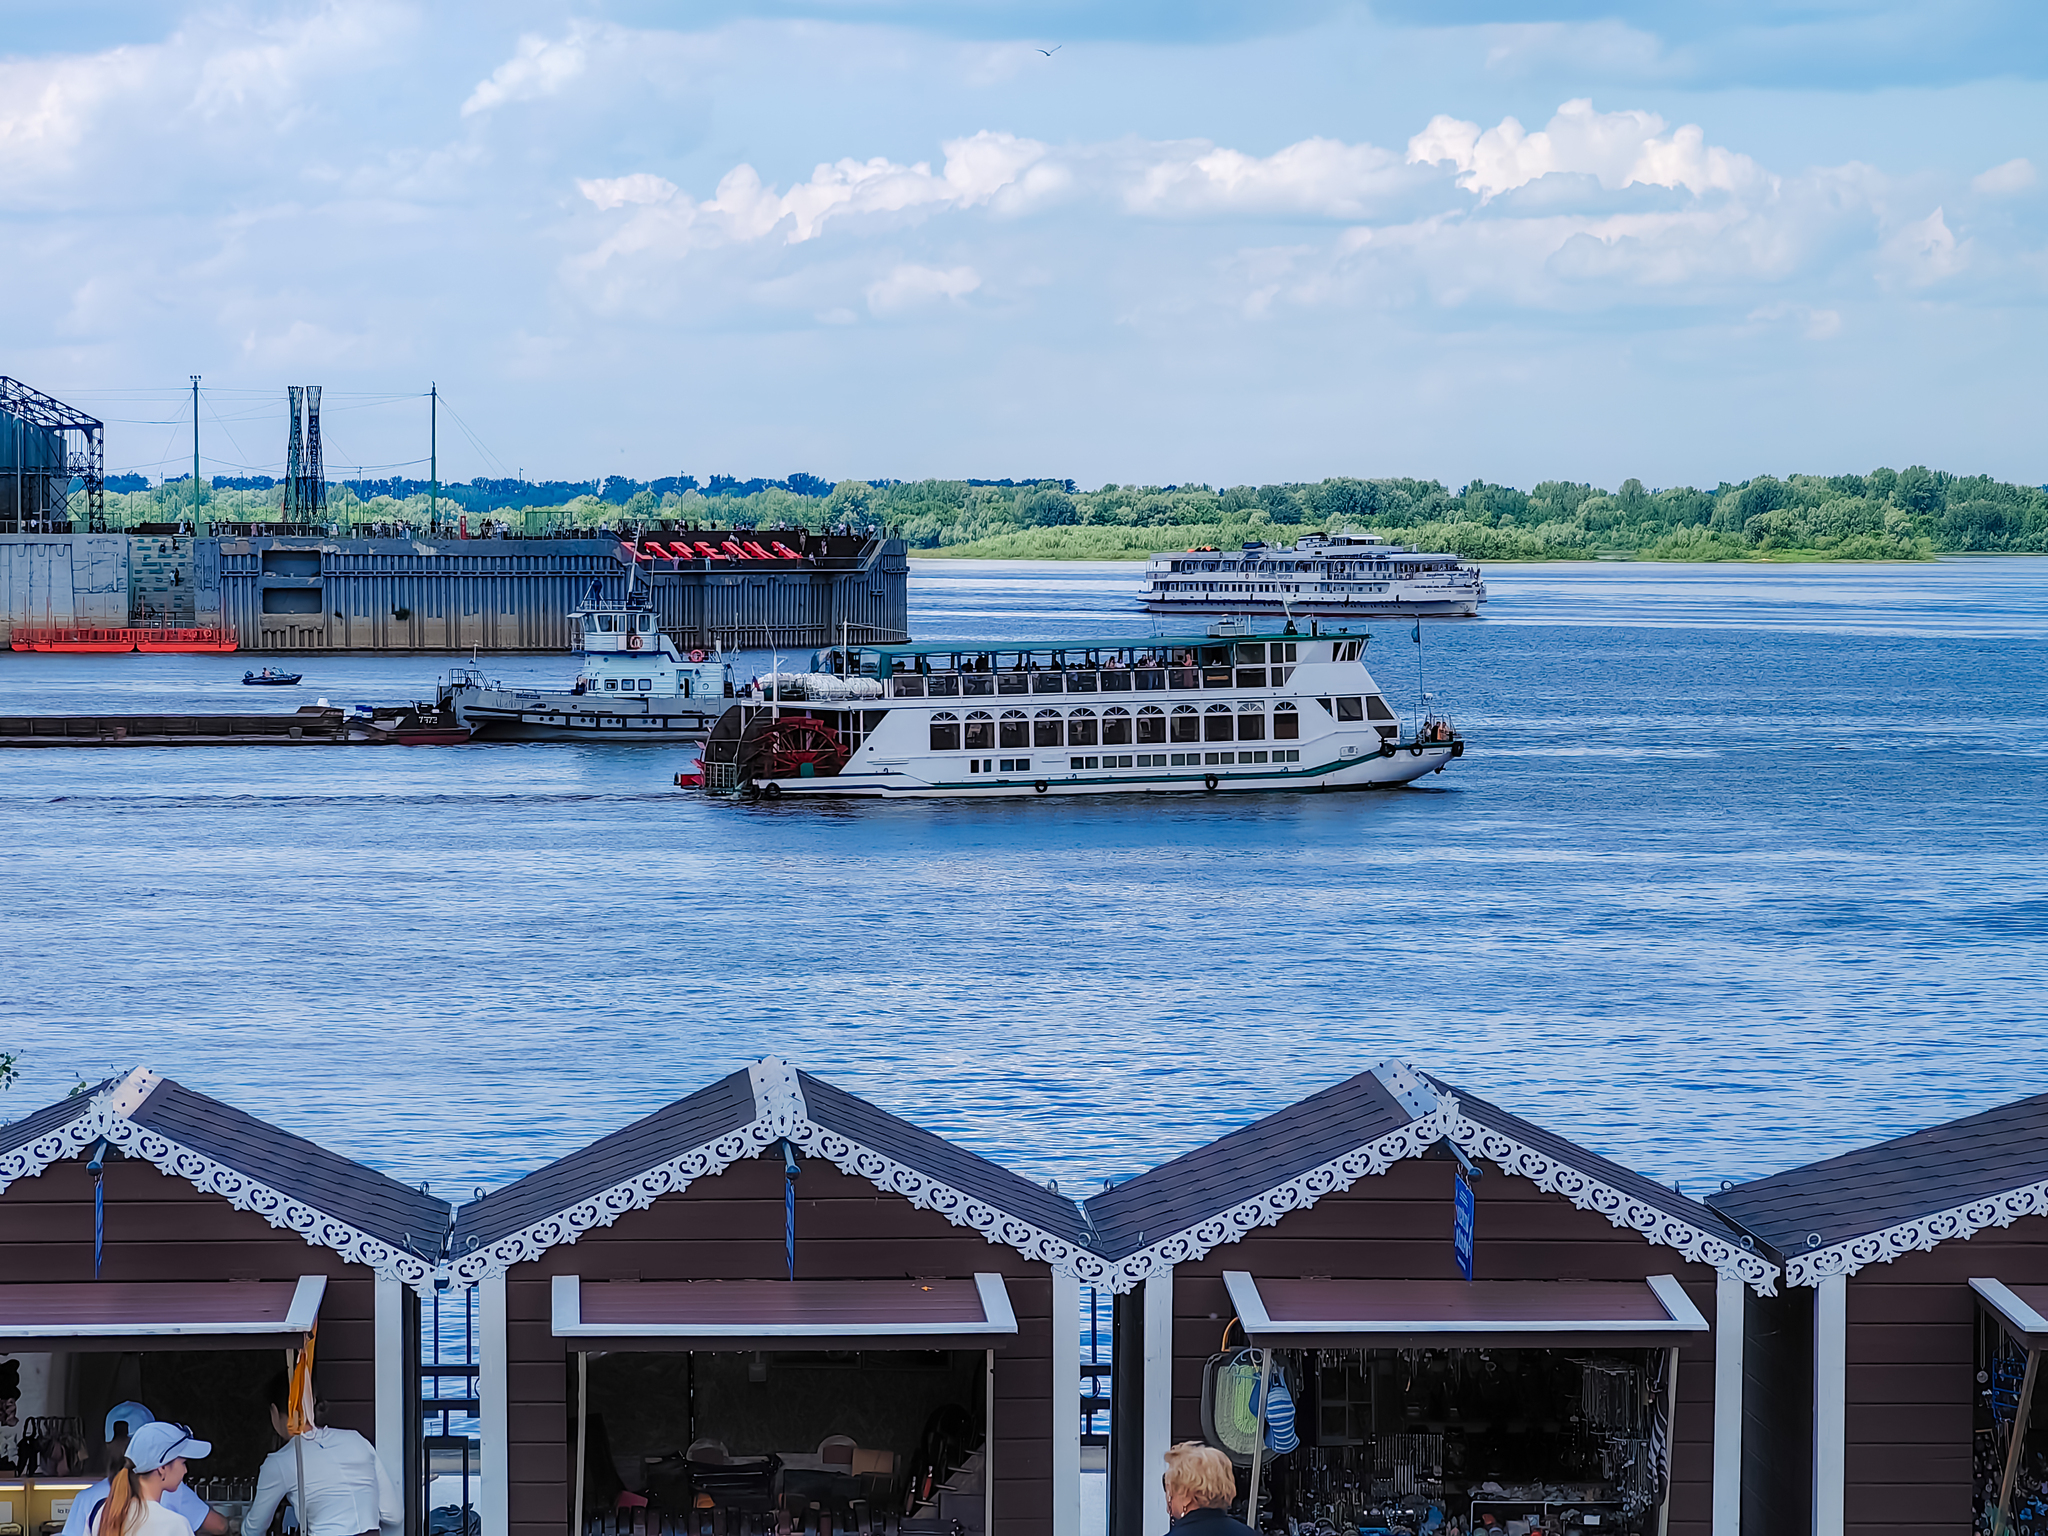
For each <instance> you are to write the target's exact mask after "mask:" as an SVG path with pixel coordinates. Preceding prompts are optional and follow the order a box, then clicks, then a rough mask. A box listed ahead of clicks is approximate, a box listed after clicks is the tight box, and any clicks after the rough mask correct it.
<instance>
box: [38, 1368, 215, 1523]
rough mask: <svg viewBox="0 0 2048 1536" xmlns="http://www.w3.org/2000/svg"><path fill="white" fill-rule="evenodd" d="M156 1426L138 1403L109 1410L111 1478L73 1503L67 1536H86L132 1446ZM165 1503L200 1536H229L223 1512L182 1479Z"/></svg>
mask: <svg viewBox="0 0 2048 1536" xmlns="http://www.w3.org/2000/svg"><path fill="white" fill-rule="evenodd" d="M155 1422H156V1415H155V1414H153V1413H151V1412H150V1411H149V1410H148V1409H147V1408H145V1407H143V1406H142V1404H140V1403H137V1402H132V1401H131V1402H126V1403H118V1404H116V1405H115V1406H114V1407H112V1408H110V1409H108V1410H107V1476H105V1477H103V1478H101V1479H100V1480H99V1481H98V1482H96V1483H94V1484H93V1485H92V1486H91V1487H90V1488H88V1489H86V1490H85V1492H83V1493H81V1494H79V1495H78V1497H77V1498H75V1499H73V1500H72V1501H71V1513H70V1514H69V1515H67V1516H65V1518H64V1536H86V1526H87V1523H88V1522H89V1521H90V1520H91V1519H92V1512H93V1511H94V1510H95V1509H97V1508H99V1506H100V1504H101V1503H102V1502H103V1501H104V1500H105V1499H106V1497H107V1495H108V1494H110V1493H112V1492H113V1490H114V1484H113V1474H114V1473H116V1472H118V1471H120V1470H121V1467H122V1464H123V1462H125V1461H126V1460H127V1457H128V1442H129V1441H130V1440H131V1439H132V1438H133V1437H134V1434H135V1432H136V1431H137V1430H139V1429H141V1428H142V1427H143V1426H144V1425H145V1424H154V1423H155ZM162 1502H163V1506H164V1508H165V1509H168V1510H170V1511H171V1512H172V1513H173V1514H177V1515H182V1516H183V1517H184V1518H185V1521H186V1523H187V1524H189V1525H190V1526H191V1527H192V1529H193V1530H194V1531H196V1532H198V1533H199V1536H226V1532H227V1528H228V1523H227V1520H226V1519H225V1518H224V1517H223V1516H222V1515H221V1513H220V1511H219V1510H217V1509H215V1508H214V1507H213V1506H212V1505H211V1504H209V1503H207V1502H206V1500H204V1499H202V1498H200V1497H199V1495H198V1494H196V1493H194V1492H193V1491H192V1490H191V1489H190V1488H188V1487H186V1486H185V1483H184V1481H183V1480H182V1479H181V1480H180V1481H179V1483H178V1485H177V1486H176V1487H174V1488H170V1489H168V1490H166V1491H165V1493H164V1495H163V1501H162Z"/></svg>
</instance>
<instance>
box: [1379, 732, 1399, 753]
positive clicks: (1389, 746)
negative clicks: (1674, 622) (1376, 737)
mask: <svg viewBox="0 0 2048 1536" xmlns="http://www.w3.org/2000/svg"><path fill="white" fill-rule="evenodd" d="M1395 750H1396V748H1395V746H1394V744H1393V743H1392V742H1391V741H1389V740H1387V739H1386V737H1384V736H1382V737H1381V738H1380V756H1381V757H1392V756H1393V755H1394V752H1395Z"/></svg>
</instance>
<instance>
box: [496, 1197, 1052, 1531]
mask: <svg viewBox="0 0 2048 1536" xmlns="http://www.w3.org/2000/svg"><path fill="white" fill-rule="evenodd" d="M796 1232H797V1247H796V1253H797V1267H796V1273H797V1278H798V1279H800V1280H828V1279H894V1278H898V1277H901V1276H905V1275H940V1276H945V1277H947V1278H964V1277H966V1276H969V1275H972V1274H975V1273H976V1272H977V1271H980V1272H988V1271H994V1272H996V1273H999V1274H1001V1275H1002V1276H1003V1278H1004V1282H1005V1284H1006V1285H1007V1286H1008V1287H1009V1291H1010V1301H1011V1304H1012V1305H1013V1306H1014V1307H1015V1308H1016V1312H1017V1329H1018V1331H1017V1334H1016V1335H1015V1337H1014V1338H1012V1339H1010V1340H1009V1341H1008V1342H1007V1343H1006V1344H1004V1345H1003V1346H1002V1347H1001V1348H999V1349H998V1351H997V1353H996V1414H995V1418H996V1422H995V1425H994V1429H993V1438H994V1441H995V1445H994V1463H995V1477H996V1482H995V1510H996V1526H995V1532H994V1536H1042V1533H1044V1532H1047V1531H1049V1530H1051V1528H1052V1395H1053V1392H1054V1389H1055V1387H1056V1386H1057V1387H1058V1389H1059V1390H1061V1391H1062V1392H1064V1393H1065V1394H1066V1395H1067V1396H1068V1397H1070V1398H1071V1399H1072V1400H1073V1404H1074V1406H1073V1410H1072V1411H1073V1412H1074V1413H1075V1414H1076V1415H1077V1416H1078V1414H1079V1413H1080V1396H1079V1394H1080V1382H1079V1377H1078V1374H1077V1370H1078V1367H1077V1365H1076V1364H1072V1363H1066V1362H1062V1363H1063V1364H1064V1365H1065V1369H1064V1371H1060V1372H1055V1370H1054V1368H1053V1366H1054V1362H1053V1359H1052V1273H1051V1271H1050V1269H1048V1268H1047V1266H1045V1265H1044V1264H1040V1263H1035V1262H1033V1261H1031V1260H1029V1259H1026V1258H1025V1257H1024V1256H1023V1255H1022V1254H1020V1253H1018V1252H1017V1251H1016V1250H1015V1249H1014V1248H1009V1247H1006V1246H1003V1245H1001V1244H993V1243H990V1242H989V1241H988V1240H987V1239H986V1238H984V1237H983V1236H982V1235H981V1234H980V1233H978V1232H975V1231H973V1230H972V1229H971V1228H967V1227H956V1226H954V1225H953V1224H952V1223H950V1222H948V1221H947V1220H946V1218H945V1217H943V1216H940V1215H937V1214H936V1213H934V1212H931V1211H923V1210H919V1209H917V1208H916V1207H915V1206H913V1205H912V1204H911V1203H910V1202H909V1201H908V1200H905V1199H903V1198H902V1197H901V1196H900V1195H886V1194H883V1193H881V1192H880V1191H879V1190H877V1189H876V1188H875V1187H874V1186H873V1185H872V1184H870V1183H868V1182H867V1181H866V1180H865V1179H859V1178H853V1177H851V1176H849V1175H846V1174H843V1173H841V1172H839V1170H838V1169H836V1168H834V1167H833V1166H832V1165H831V1164H830V1163H826V1162H821V1161H819V1160H817V1159H814V1158H806V1159H805V1160H804V1163H803V1176H802V1178H801V1179H799V1180H798V1182H797V1212H796ZM784 1252H785V1250H784V1246H783V1174H782V1163H781V1161H780V1159H770V1158H752V1159H749V1160H747V1161H745V1162H741V1163H736V1164H734V1165H733V1166H732V1167H731V1168H728V1169H727V1170H726V1171H725V1172H724V1173H722V1174H719V1175H717V1176H715V1177H713V1178H706V1179H699V1180H697V1181H696V1182H695V1183H694V1184H692V1185H691V1186H690V1187H689V1188H688V1189H687V1190H685V1191H683V1192H682V1193H680V1194H673V1195H663V1196H662V1197H661V1198H660V1199H659V1200H657V1201H655V1203H654V1204H653V1205H652V1206H650V1207H648V1208H647V1209H646V1210H644V1211H634V1212H631V1213H630V1214H628V1215H625V1216H621V1217H620V1218H619V1219H618V1221H616V1222H615V1223H614V1224H613V1225H611V1226H609V1227H602V1228H599V1229H598V1230H596V1231H594V1232H588V1233H585V1234H584V1235H583V1236H582V1237H580V1238H578V1239H577V1240H576V1242H575V1243H574V1244H573V1245H570V1246H563V1247H559V1248H554V1249H551V1250H550V1251H549V1252H548V1253H547V1254H546V1255H544V1256H543V1257H542V1258H540V1259H538V1260H536V1261H535V1262H533V1263H531V1264H521V1265H518V1266H517V1267H515V1268H514V1269H513V1270H512V1271H511V1273H510V1274H509V1275H508V1276H507V1281H506V1312H507V1319H508V1334H509V1336H508V1338H507V1340H506V1347H507V1367H508V1378H509V1380H508V1386H509V1391H510V1404H509V1419H510V1438H511V1442H512V1447H511V1468H512V1476H511V1489H510V1496H511V1500H510V1501H511V1509H510V1517H511V1533H510V1536H562V1533H563V1532H564V1531H565V1530H566V1529H567V1528H568V1511H569V1497H570V1495H569V1487H568V1484H569V1476H568V1474H569V1470H570V1468H569V1461H570V1441H569V1434H570V1424H569V1403H568V1393H567V1373H566V1371H565V1370H564V1368H563V1367H564V1362H565V1360H566V1359H567V1351H566V1350H565V1348H564V1345H563V1341H562V1340H560V1339H557V1338H556V1337H555V1336H554V1333H553V1324H552V1314H553V1298H552V1287H551V1284H550V1282H551V1281H552V1280H553V1278H554V1276H556V1275H581V1276H582V1277H583V1278H584V1279H586V1280H632V1279H639V1280H694V1279H705V1280H750V1279H762V1280H780V1279H782V1278H784V1277H785V1276H786V1275H787V1274H788V1268H787V1265H786V1260H785V1257H784Z"/></svg>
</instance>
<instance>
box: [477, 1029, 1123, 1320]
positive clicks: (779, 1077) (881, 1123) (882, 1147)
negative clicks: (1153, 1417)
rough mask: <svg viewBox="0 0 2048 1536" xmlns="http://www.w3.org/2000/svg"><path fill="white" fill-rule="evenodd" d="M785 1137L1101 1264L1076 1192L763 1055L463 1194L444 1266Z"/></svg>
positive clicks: (696, 1175) (678, 1182)
mask: <svg viewBox="0 0 2048 1536" xmlns="http://www.w3.org/2000/svg"><path fill="white" fill-rule="evenodd" d="M785 1138H787V1139H788V1140H789V1141H790V1143H791V1144H792V1145H794V1146H795V1147H796V1149H797V1150H798V1151H799V1152H802V1153H804V1154H806V1155H808V1156H811V1157H819V1158H823V1159H824V1160H826V1161H827V1162H830V1163H831V1164H833V1165H834V1166H835V1167H837V1168H839V1169H840V1170H841V1171H842V1172H845V1173H849V1174H853V1175H856V1176H858V1177H860V1178H864V1179H866V1180H868V1182H870V1183H871V1184H873V1185H874V1186H875V1187H876V1188H877V1189H881V1190H884V1191H887V1192H889V1193H892V1194H898V1195H901V1196H903V1197H904V1198H905V1199H907V1200H909V1201H910V1202H911V1203H912V1204H913V1205H917V1206H921V1207H923V1208H925V1209H927V1210H935V1211H937V1212H939V1213H940V1214H941V1215H943V1216H945V1217H946V1219H947V1220H949V1221H951V1222H953V1223H954V1224H955V1225H959V1226H969V1227H972V1228H974V1229H975V1230H976V1231H979V1232H982V1233H984V1234H987V1235H988V1236H989V1237H990V1238H991V1239H992V1240H993V1241H999V1242H1003V1243H1007V1244H1009V1245H1010V1246H1011V1247H1014V1248H1016V1249H1017V1250H1018V1251H1019V1252H1022V1253H1024V1254H1026V1255H1028V1256H1029V1257H1032V1258H1036V1259H1042V1260H1044V1261H1046V1262H1047V1263H1049V1264H1051V1265H1052V1266H1053V1267H1054V1268H1057V1269H1063V1270H1066V1271H1068V1272H1070V1273H1072V1274H1074V1275H1076V1276H1077V1277H1079V1278H1082V1279H1084V1280H1086V1279H1092V1278H1094V1277H1095V1276H1096V1275H1098V1274H1099V1273H1100V1272H1101V1270H1102V1268H1103V1265H1102V1261H1101V1259H1100V1258H1099V1257H1098V1256H1097V1255H1096V1254H1094V1253H1093V1252H1092V1251H1090V1249H1089V1248H1088V1244H1087V1228H1086V1225H1085V1223H1084V1222H1083V1221H1082V1219H1081V1213H1080V1210H1079V1208H1078V1207H1077V1206H1076V1205H1075V1204H1074V1202H1073V1201H1071V1200H1068V1199H1066V1198H1064V1197H1062V1196H1060V1195H1056V1194H1054V1193H1052V1192H1051V1191H1050V1190H1047V1189H1043V1188H1041V1187H1040V1186H1039V1185H1037V1184H1034V1183H1033V1182H1032V1181H1031V1180H1029V1179H1027V1178H1025V1177H1023V1176H1022V1175H1021V1174H1016V1173H1012V1172H1011V1171H1010V1170H1009V1169H1007V1168H1004V1167H1002V1166H1000V1165H999V1164H996V1163H993V1162H990V1161H989V1160H988V1159H987V1158H985V1157H981V1156H978V1155H977V1154H975V1153H973V1152H969V1151H967V1150H966V1149H965V1148H963V1147H959V1146H956V1145H954V1144H953V1143H952V1142H949V1141H947V1140H945V1139H944V1138H943V1137H940V1136H935V1135H933V1134H932V1133H931V1132H929V1131H926V1130H921V1129H920V1128H918V1127H917V1126H914V1125H912V1124H910V1123H909V1122H908V1121H906V1120H902V1119H899V1118H897V1117H896V1116H895V1115H892V1114H889V1113H888V1112H887V1111H885V1110H882V1109H879V1108H877V1107H876V1106H875V1105H873V1104H870V1103H868V1102H867V1101H866V1100H865V1099H861V1098H858V1097H856V1096H855V1095H853V1094H850V1093H848V1092H846V1091H845V1090H844V1089H842V1088H838V1087H835V1086H834V1085H833V1084H831V1083H828V1082H826V1081H825V1080H824V1079H823V1078H819V1077H813V1076H812V1075H811V1074H809V1073H808V1072H799V1071H797V1070H795V1069H794V1068H792V1067H790V1066H789V1065H788V1064H787V1063H786V1062H782V1061H779V1060H776V1059H775V1058H773V1057H770V1058H768V1059H766V1060H763V1061H761V1062H758V1063H756V1064H755V1065H753V1066H751V1067H749V1068H747V1069H746V1070H745V1071H742V1072H735V1073H732V1074H731V1075H730V1076H728V1077H724V1078H721V1079H720V1080H719V1081H717V1082H715V1083H713V1084H711V1085H710V1086H709V1087H706V1088H700V1089H699V1090H698V1091H697V1092H695V1093H693V1094H690V1095H688V1096H687V1097H685V1098H681V1099H678V1100H676V1101H675V1102H674V1103H673V1104H670V1105H667V1106H666V1107H665V1108H662V1109H658V1110H656V1111H655V1112H654V1113H653V1114H651V1115H648V1116H646V1117H644V1118H643V1119H640V1120H636V1121H634V1122H633V1123H632V1124H631V1125H628V1126H626V1127H624V1128H623V1129H621V1130H618V1131H614V1132H613V1133H612V1134H611V1135H609V1136H606V1137H603V1138H602V1139H600V1140H598V1141H595V1142H593V1143H592V1144H591V1145H589V1146H587V1147H584V1148H582V1149H581V1150H580V1151H576V1152H571V1153H570V1154H569V1155H568V1156H566V1157H563V1158H560V1159H558V1160H557V1161H555V1162H552V1163H550V1164H548V1165H547V1166H546V1167H544V1168H539V1169H536V1170H535V1171H534V1172H532V1173H530V1174H528V1175H527V1176H526V1177H525V1178H523V1179H519V1180H517V1181H516V1182H514V1183H512V1184H508V1185H506V1186H505V1187H504V1188H503V1189H498V1190H493V1191H492V1192H491V1193H490V1194H488V1195H485V1196H483V1197H482V1198H481V1199H478V1200H475V1201H473V1202H471V1203H470V1204H467V1205H465V1206H463V1207H462V1208H461V1210H460V1211H459V1212H458V1213H457V1215H456V1223H455V1232H454V1247H453V1259H452V1263H451V1265H450V1274H451V1276H452V1278H453V1279H454V1281H455V1283H456V1284H458V1285H470V1284H474V1283H476V1282H477V1281H479V1280H482V1279H484V1278H485V1277H486V1276H489V1275H493V1274H501V1273H503V1272H504V1271H505V1270H506V1269H507V1268H509V1267H510V1266H511V1265H513V1264H520V1263H525V1262H527V1261H529V1260H531V1259H535V1258H538V1257H539V1256H540V1255H541V1254H543V1253H545V1252H546V1251H547V1250H548V1249H550V1248H553V1247H555V1246H556V1245H558V1244H560V1243H570V1242H574V1241H575V1240H576V1239H577V1237H579V1236H580V1235H581V1234H582V1233H584V1232H587V1231H590V1230H591V1229H592V1228H595V1227H602V1226H609V1225H611V1223H612V1222H613V1221H615V1220H617V1219H618V1217H620V1216H621V1215H623V1214H625V1213H626V1212H628V1211H634V1210H641V1209H644V1208H645V1207H647V1206H649V1205H652V1204H653V1203H654V1202H655V1200H657V1199H658V1198H660V1197H661V1196H662V1195H665V1194H670V1193H673V1192H676V1191H680V1190H683V1189H687V1188H688V1187H689V1186H690V1184H691V1183H693V1182H694V1181H696V1180H697V1179H700V1178H704V1177H707V1176H709V1175H711V1174H715V1173H719V1172H722V1171H723V1170H724V1169H726V1168H727V1167H729V1166H731V1165H732V1164H733V1163H736V1162H738V1161H740V1160H741V1159H742V1158H749V1157H757V1156H759V1155H760V1154H761V1153H762V1152H764V1151H766V1150H767V1149H768V1148H770V1147H772V1146H773V1145H775V1144H776V1143H777V1142H778V1141H781V1140H783V1139H785Z"/></svg>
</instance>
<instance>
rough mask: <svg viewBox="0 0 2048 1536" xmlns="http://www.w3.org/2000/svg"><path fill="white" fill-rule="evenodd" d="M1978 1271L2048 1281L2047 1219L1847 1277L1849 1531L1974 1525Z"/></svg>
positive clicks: (1865, 1534)
mask: <svg viewBox="0 0 2048 1536" xmlns="http://www.w3.org/2000/svg"><path fill="white" fill-rule="evenodd" d="M1973 1275H1987V1276H1990V1277H1991V1278H1992V1279H1995V1280H2003V1281H2004V1282H2005V1283H2006V1284H2008V1285H2012V1284H2019V1285H2044V1284H2048V1218H2042V1217H2038V1216H2030V1217H2027V1218H2026V1219H2024V1220H2021V1221H2016V1222H2014V1223H2013V1224H2012V1225H2011V1226H2010V1227H2005V1228H1998V1227H1993V1228H1991V1229H1990V1230H1988V1231H1984V1232H1979V1233H1978V1234H1977V1235H1976V1236H1975V1237H1973V1238H1971V1239H1970V1240H1969V1241H1968V1242H1960V1241H1951V1242H1946V1243H1943V1244H1942V1245H1941V1246H1940V1247H1938V1248H1936V1249H1934V1250H1933V1251H1932V1252H1929V1253H1909V1254H1906V1255H1904V1256H1903V1257H1901V1258H1897V1259H1894V1260H1892V1262H1891V1263H1889V1264H1872V1265H1870V1266H1869V1267H1868V1268H1866V1269H1862V1270H1859V1271H1857V1272H1856V1273H1855V1274H1854V1275H1852V1276H1850V1278H1849V1283H1848V1284H1849V1297H1848V1301H1849V1307H1848V1310H1849V1338H1848V1426H1847V1428H1848V1458H1847V1465H1848V1490H1847V1497H1846V1500H1845V1503H1844V1508H1843V1513H1844V1517H1845V1521H1846V1524H1847V1527H1848V1529H1849V1530H1850V1531H1853V1532H1857V1533H1861V1536H1881V1533H1890V1532H1898V1531H1906V1530H1911V1531H1913V1532H1915V1533H1920V1532H1929V1533H1932V1532H1954V1533H1956V1536H1963V1533H1965V1532H1967V1531H1968V1530H1969V1529H1970V1525H1971V1502H1972V1482H1971V1466H1970V1450H1971V1447H1970V1426H1971V1410H1972V1405H1973V1402H1974V1399H1975V1393H1976V1390H1977V1385H1976V1365H1975V1361H1976V1344H1975V1339H1974V1337H1973V1334H1972V1328H1973V1326H1974V1320H1975V1318H1976V1315H1977V1314H1976V1307H1977V1303H1976V1296H1975V1293H1974V1292H1972V1291H1971V1289H1970V1278H1971V1277H1972V1276H1973ZM2037 1412H2038V1411H2037ZM2037 1422H2038V1417H2037Z"/></svg>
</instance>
